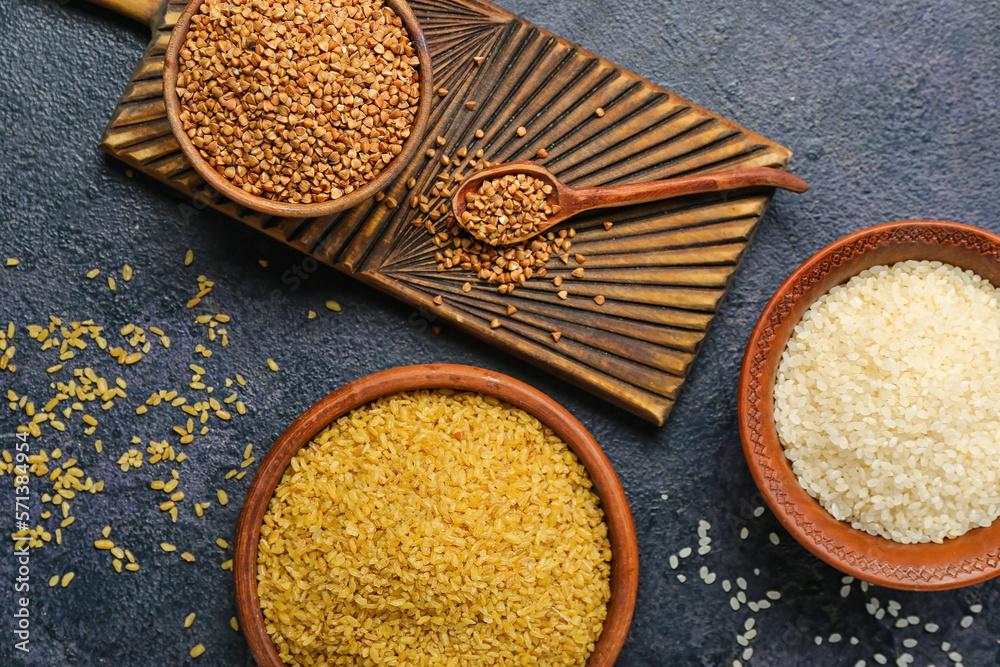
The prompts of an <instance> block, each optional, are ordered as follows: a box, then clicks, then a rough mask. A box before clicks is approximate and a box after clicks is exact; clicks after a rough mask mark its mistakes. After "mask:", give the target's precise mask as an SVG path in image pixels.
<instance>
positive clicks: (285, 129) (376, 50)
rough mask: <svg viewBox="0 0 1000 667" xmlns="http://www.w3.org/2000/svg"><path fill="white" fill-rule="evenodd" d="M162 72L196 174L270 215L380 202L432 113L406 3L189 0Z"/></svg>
mask: <svg viewBox="0 0 1000 667" xmlns="http://www.w3.org/2000/svg"><path fill="white" fill-rule="evenodd" d="M164 67H165V69H164V91H163V92H164V100H165V102H166V107H167V116H168V119H169V121H170V125H171V129H172V131H173V133H174V136H175V138H176V139H177V141H178V143H179V144H180V147H181V150H182V151H183V152H184V155H185V156H186V157H187V159H188V161H189V162H190V163H191V166H193V167H194V168H195V170H196V171H197V172H198V173H199V175H201V176H202V177H203V178H204V179H205V180H206V181H207V182H208V183H209V184H210V185H211V186H212V187H213V188H215V189H216V190H218V191H219V192H220V193H221V194H223V195H225V196H226V197H228V198H229V199H231V200H233V201H235V202H237V203H238V204H241V205H243V206H247V207H249V208H252V209H254V210H257V211H260V212H263V213H269V214H271V215H282V216H289V217H310V216H318V215H328V214H331V213H335V212H337V211H341V210H344V209H346V208H349V207H351V206H355V205H357V204H360V203H361V202H363V201H365V200H366V199H370V198H371V197H374V196H375V194H376V193H377V192H379V191H380V190H381V189H383V188H384V187H386V186H387V185H388V184H389V182H390V181H392V179H393V178H395V176H396V175H398V173H399V172H400V170H401V169H402V168H403V167H404V165H405V164H406V163H407V162H408V161H409V159H410V158H411V157H412V156H413V155H414V154H415V152H416V151H417V150H418V144H419V143H420V137H421V135H422V133H423V130H424V128H425V126H426V123H427V117H428V115H429V107H430V96H431V85H432V84H431V78H430V76H431V66H430V56H429V54H428V51H427V45H426V43H425V41H424V37H423V34H422V32H421V30H420V26H419V25H418V23H417V20H416V17H415V16H414V15H413V12H412V11H411V10H410V8H409V7H408V6H407V5H406V3H405V2H404V1H403V0H335V1H331V0H192V2H191V3H190V4H189V5H188V7H187V9H186V10H185V11H184V13H183V14H182V15H181V17H180V19H179V20H178V22H177V24H176V26H175V27H174V31H173V34H172V35H171V39H170V43H169V45H168V48H167V54H166V61H165V65H164Z"/></svg>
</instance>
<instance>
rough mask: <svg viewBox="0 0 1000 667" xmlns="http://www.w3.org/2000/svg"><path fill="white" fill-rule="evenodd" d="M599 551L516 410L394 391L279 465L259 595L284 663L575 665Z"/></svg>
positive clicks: (582, 653) (605, 563) (595, 621)
mask: <svg viewBox="0 0 1000 667" xmlns="http://www.w3.org/2000/svg"><path fill="white" fill-rule="evenodd" d="M610 560H611V547H610V543H609V541H608V535H607V526H606V524H605V522H604V515H603V512H602V510H601V508H600V506H599V500H598V497H597V495H596V494H595V493H594V491H593V490H592V489H591V482H590V478H589V477H588V475H587V472H586V470H585V468H584V467H583V465H582V464H581V463H580V462H579V460H578V459H577V457H576V455H575V454H573V452H572V451H570V449H569V448H568V446H567V445H566V444H565V443H564V442H563V441H562V440H561V439H560V438H559V437H558V436H557V435H556V434H555V433H554V432H553V431H552V430H551V429H549V428H548V427H546V426H544V425H543V424H541V423H540V422H539V421H538V420H537V419H535V418H534V417H532V416H531V415H529V414H528V413H526V412H524V411H523V410H520V409H517V408H514V407H511V406H509V405H507V404H505V403H503V402H501V401H499V400H497V399H494V398H492V397H489V396H483V395H479V394H474V393H463V392H453V391H450V390H439V391H433V392H427V391H418V392H405V393H400V394H396V395H393V396H389V397H385V398H381V399H378V400H376V401H375V402H373V403H371V404H369V405H367V406H364V407H361V408H358V409H356V410H354V411H352V412H351V413H350V414H348V415H346V416H344V417H341V418H340V419H338V420H337V421H336V422H334V423H333V424H331V425H330V426H329V427H328V428H327V429H325V430H324V431H323V432H322V433H320V434H319V435H318V436H316V437H315V438H314V439H313V441H312V442H311V443H310V444H309V445H307V446H306V447H303V448H302V449H301V450H299V451H298V452H297V453H296V455H295V456H294V457H293V458H292V459H291V462H290V463H289V466H288V468H287V470H286V471H285V474H284V476H283V477H282V480H281V482H280V483H279V484H278V487H277V488H276V490H275V493H274V496H273V497H272V499H271V501H270V504H269V507H268V511H267V514H266V515H265V517H264V521H263V524H262V526H261V536H260V541H259V544H258V566H257V590H258V595H259V598H260V604H261V608H262V611H263V613H264V618H265V625H266V629H267V632H268V634H269V635H270V637H271V639H272V640H273V641H274V644H275V646H276V647H277V650H278V654H279V657H280V658H281V659H282V660H283V661H284V662H285V663H287V664H289V665H362V664H385V665H394V664H397V665H402V664H416V665H422V664H454V665H491V664H521V663H522V662H523V661H526V662H527V663H532V664H537V663H542V664H547V665H583V664H584V663H585V662H586V660H587V658H588V657H589V656H590V654H591V653H592V652H593V650H594V646H595V644H596V642H597V640H598V638H599V637H600V634H601V631H602V629H603V623H604V620H605V618H606V615H607V603H608V600H609V598H610Z"/></svg>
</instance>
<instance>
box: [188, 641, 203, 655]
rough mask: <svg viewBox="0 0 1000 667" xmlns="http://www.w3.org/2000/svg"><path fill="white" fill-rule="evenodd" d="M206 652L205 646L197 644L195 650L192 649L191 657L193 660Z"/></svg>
mask: <svg viewBox="0 0 1000 667" xmlns="http://www.w3.org/2000/svg"><path fill="white" fill-rule="evenodd" d="M204 652H205V645H204V644H196V645H195V646H194V648H192V649H191V652H190V655H191V657H192V658H197V657H198V656H199V655H201V654H202V653H204Z"/></svg>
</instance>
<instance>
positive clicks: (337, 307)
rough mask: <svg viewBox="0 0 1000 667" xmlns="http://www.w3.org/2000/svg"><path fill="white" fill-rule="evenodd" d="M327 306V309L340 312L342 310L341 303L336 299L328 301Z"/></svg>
mask: <svg viewBox="0 0 1000 667" xmlns="http://www.w3.org/2000/svg"><path fill="white" fill-rule="evenodd" d="M326 308H327V310H332V311H333V312H335V313H339V312H340V304H339V303H337V302H336V301H327V302H326Z"/></svg>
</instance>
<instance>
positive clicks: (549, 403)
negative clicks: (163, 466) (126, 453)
mask: <svg viewBox="0 0 1000 667" xmlns="http://www.w3.org/2000/svg"><path fill="white" fill-rule="evenodd" d="M417 389H457V390H463V391H473V392H478V393H481V394H488V395H490V396H496V397H497V398H499V399H502V400H504V401H506V402H508V403H510V404H512V405H515V406H517V407H519V408H522V409H524V410H525V411H527V412H529V413H531V414H532V415H534V416H535V417H537V418H538V419H539V420H540V421H541V422H542V423H544V424H546V425H547V426H549V427H550V428H551V429H552V430H553V431H555V432H556V434H558V435H559V437H560V438H562V439H563V440H564V441H565V442H566V444H568V445H569V447H570V449H572V450H573V451H574V452H575V453H576V455H577V456H578V457H579V458H580V461H581V462H582V463H583V465H584V466H585V467H586V468H587V471H588V473H589V474H590V478H591V480H592V481H593V483H594V488H595V490H596V491H597V494H598V495H599V496H600V499H601V507H602V508H603V510H604V513H605V521H606V522H607V525H608V534H609V539H610V541H611V550H612V553H613V558H612V560H611V601H610V602H609V603H608V617H607V620H606V621H605V623H604V631H603V632H602V634H601V637H600V639H599V640H598V642H597V646H596V648H595V650H594V653H593V654H592V655H591V657H590V659H589V661H588V662H587V665H588V666H589V667H610V666H611V665H613V664H614V662H615V658H616V657H617V656H618V652H619V651H620V650H621V647H622V644H624V642H625V636H626V635H627V634H628V629H629V625H630V624H631V622H632V611H633V609H634V608H635V596H636V591H637V589H638V583H639V547H638V543H637V541H636V535H635V525H634V524H633V522H632V512H631V510H630V509H629V504H628V499H627V498H626V497H625V492H624V490H623V489H622V486H621V483H620V482H619V481H618V476H617V475H616V474H615V471H614V468H612V467H611V462H610V461H608V458H607V457H606V456H605V455H604V452H603V451H602V450H601V447H600V446H599V445H598V444H597V441H595V440H594V438H593V436H591V435H590V433H589V432H588V431H587V429H585V428H584V427H583V425H582V424H580V422H578V421H577V420H576V419H575V418H574V417H573V416H572V415H571V414H570V413H569V412H567V410H566V409H565V408H564V407H562V406H561V405H559V404H558V403H556V402H555V401H554V400H552V399H551V398H549V397H548V396H546V395H545V394H543V393H542V392H540V391H538V390H537V389H534V388H532V387H530V386H528V385H526V384H524V383H523V382H520V381H518V380H515V379H513V378H510V377H507V376H506V375H501V374H499V373H494V372H493V371H488V370H484V369H482V368H473V367H471V366H457V365H448V364H441V365H423V366H407V367H404V368H393V369H390V370H387V371H382V372H381V373H375V374H374V375H369V376H367V377H364V378H361V379H360V380H357V381H355V382H352V383H351V384H349V385H346V386H344V387H341V388H340V389H338V390H337V391H335V392H333V393H332V394H330V395H329V396H327V397H326V398H324V399H322V400H321V401H319V402H318V403H316V405H314V406H312V407H311V408H309V409H308V410H306V411H305V413H303V414H302V416H301V417H299V418H298V419H296V420H295V421H294V422H293V423H292V425H291V426H289V427H288V430H286V431H285V432H284V433H282V434H281V437H279V438H278V439H277V441H275V443H274V445H272V447H271V449H270V451H268V453H267V456H266V457H264V460H263V461H262V462H261V464H260V467H259V468H258V469H257V474H256V475H254V478H253V481H252V482H251V484H250V489H249V490H248V491H247V496H246V499H245V500H244V501H243V508H242V510H241V512H240V518H239V523H238V524H237V527H236V539H235V545H234V553H233V577H234V580H235V585H236V609H237V612H238V614H239V620H240V625H241V626H242V628H243V633H244V635H246V638H247V642H248V643H249V644H250V650H251V652H252V653H253V655H254V658H256V660H257V662H258V664H260V665H261V667H282V665H284V663H283V662H282V661H281V660H280V659H279V657H278V652H277V650H276V649H275V647H274V643H273V642H272V641H271V638H270V637H269V636H268V634H267V630H266V629H265V626H264V615H263V613H262V612H261V609H260V600H259V598H258V597H257V543H258V541H259V539H260V526H261V522H262V521H263V518H264V514H265V513H266V511H267V505H268V503H269V502H270V500H271V496H272V495H273V494H274V489H275V487H277V485H278V482H279V481H280V480H281V476H282V474H283V473H284V471H285V468H286V467H287V466H288V462H289V461H290V460H291V458H292V456H293V455H294V454H295V453H296V452H297V451H298V450H299V448H300V447H302V446H304V445H306V444H308V443H309V441H310V440H312V438H313V437H314V436H315V435H316V434H318V433H319V432H320V431H322V430H323V429H324V428H326V427H327V426H328V425H329V424H330V423H331V422H332V421H334V420H335V419H338V418H339V417H340V416H342V415H344V414H345V413H347V412H349V411H350V410H353V409H354V408H357V407H360V406H363V405H365V404H367V403H370V402H371V401H373V400H375V399H377V398H379V397H381V396H387V395H390V394H394V393H396V392H400V391H411V390H417Z"/></svg>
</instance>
